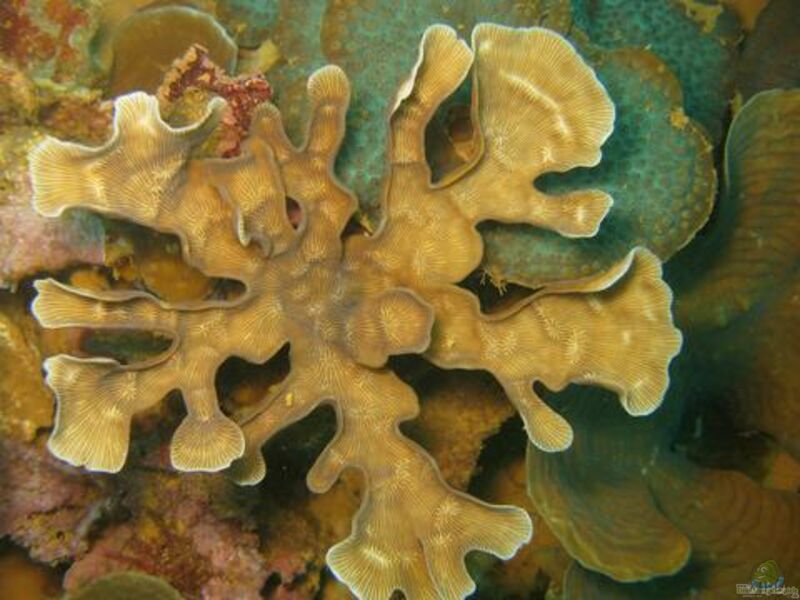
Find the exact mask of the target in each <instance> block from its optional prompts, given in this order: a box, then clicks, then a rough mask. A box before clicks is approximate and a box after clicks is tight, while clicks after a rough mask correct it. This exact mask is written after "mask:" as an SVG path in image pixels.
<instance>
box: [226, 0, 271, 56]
mask: <svg viewBox="0 0 800 600" xmlns="http://www.w3.org/2000/svg"><path fill="white" fill-rule="evenodd" d="M218 13H219V19H220V21H222V22H224V23H225V24H226V26H227V29H228V31H229V33H230V34H231V35H233V36H234V38H235V39H236V43H237V44H239V46H241V47H243V48H255V47H257V46H258V45H259V44H261V42H263V41H264V40H265V39H268V38H269V37H271V36H273V35H274V33H275V28H276V25H277V24H278V21H277V19H278V2H276V1H275V0H259V1H255V2H254V1H253V0H224V1H223V2H220V3H219V4H218Z"/></svg>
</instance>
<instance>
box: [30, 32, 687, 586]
mask: <svg viewBox="0 0 800 600" xmlns="http://www.w3.org/2000/svg"><path fill="white" fill-rule="evenodd" d="M473 65H474V74H473V76H474V81H473V87H474V90H475V98H474V101H473V119H474V121H475V123H477V124H478V125H479V128H480V132H481V140H482V142H481V143H482V151H481V153H480V156H479V157H478V158H476V160H474V161H473V162H472V163H470V164H468V165H465V166H463V167H462V168H459V169H458V170H457V171H455V172H452V173H449V174H447V175H446V176H445V177H443V178H442V179H441V180H440V181H439V182H438V183H437V184H436V185H433V184H431V179H430V171H429V167H428V165H427V163H426V160H425V151H424V136H425V128H426V125H427V123H428V122H429V120H430V119H431V117H432V115H433V113H434V111H435V109H436V108H437V106H438V105H439V104H440V103H441V102H442V101H443V100H444V99H445V98H446V97H447V96H448V95H449V94H451V93H452V92H453V91H454V90H455V89H456V88H457V87H458V85H459V84H460V83H461V81H462V80H463V78H464V77H465V76H466V75H467V73H468V72H469V71H470V69H471V68H472V67H473ZM308 95H309V98H310V101H311V104H312V108H311V121H310V124H309V127H308V131H307V136H306V140H305V143H304V144H303V145H302V147H300V148H296V147H294V146H293V145H292V144H291V143H290V142H289V140H288V138H287V137H286V135H285V133H284V131H283V127H282V124H281V117H280V114H279V113H278V111H277V109H276V108H275V107H274V106H272V105H270V104H267V105H265V107H263V108H262V110H261V112H260V113H258V114H257V115H256V116H255V117H254V122H253V134H252V135H251V137H250V138H249V139H248V140H246V141H245V142H244V143H243V147H242V155H241V156H239V157H236V158H230V159H208V158H197V157H193V156H192V149H193V148H194V147H196V146H197V145H198V144H200V143H201V142H202V141H203V140H204V138H206V137H207V136H208V135H209V134H210V133H211V131H212V130H213V129H214V127H215V125H216V123H217V121H218V119H219V115H220V112H221V111H222V109H223V105H224V103H223V102H222V101H219V100H215V101H212V102H211V103H210V105H209V107H208V111H207V113H206V115H205V117H204V118H203V119H202V120H200V121H199V122H198V123H196V124H194V125H191V126H188V127H184V128H177V129H176V128H171V127H170V126H168V125H167V124H166V123H164V122H163V120H162V119H161V118H160V115H159V112H158V107H157V103H156V101H155V99H154V98H152V97H150V96H147V95H144V94H142V93H134V94H130V95H128V96H123V97H120V98H118V99H117V100H116V112H115V120H114V130H113V134H112V136H111V138H110V139H109V140H108V142H106V143H105V144H104V145H103V146H100V147H94V148H92V147H86V146H80V145H76V144H70V143H65V142H61V141H58V140H55V139H48V140H47V141H45V142H44V143H43V144H42V145H40V146H39V147H38V148H37V149H36V150H35V151H34V153H33V155H32V160H31V164H32V178H33V182H34V187H35V197H34V202H35V206H36V208H37V209H38V210H39V211H40V212H41V213H43V214H45V215H48V216H58V215H60V214H62V213H63V212H64V211H65V210H67V209H69V208H72V207H77V206H81V207H85V208H88V209H91V210H94V211H97V212H100V213H105V214H111V215H115V216H119V217H123V218H125V219H128V220H131V221H135V222H137V223H140V224H143V225H146V226H148V227H151V228H153V229H156V230H160V231H164V232H169V233H173V234H177V235H178V236H179V237H180V239H181V241H182V245H183V253H184V258H185V260H186V261H187V262H189V263H190V264H192V265H193V266H195V267H197V268H199V269H201V270H202V271H203V272H205V273H206V274H207V275H210V276H215V277H225V278H230V279H235V280H238V281H240V282H242V283H243V284H244V287H245V292H244V293H243V294H242V295H240V296H239V297H236V298H233V299H227V300H209V301H198V302H191V303H168V302H165V301H163V300H159V299H156V298H154V297H151V296H149V295H147V294H145V293H142V292H131V291H119V290H116V291H107V292H102V293H95V292H91V293H90V292H87V291H85V290H81V289H77V288H74V287H69V286H66V285H64V284H62V283H59V282H56V281H54V280H44V281H39V282H38V283H37V286H36V287H37V289H38V292H39V294H38V296H37V298H36V300H35V302H34V305H33V310H34V312H35V314H36V316H37V317H38V319H39V320H40V321H41V323H42V324H44V325H45V326H48V327H74V326H79V327H93V328H112V329H145V330H151V331H158V332H161V333H164V334H166V335H168V336H170V337H171V339H172V340H173V342H172V346H171V348H170V349H169V350H168V351H167V352H166V353H164V354H163V355H162V356H159V357H157V358H155V359H152V360H149V361H147V362H143V363H138V364H131V365H121V364H119V363H117V362H115V361H113V360H111V359H107V358H89V359H78V358H75V357H70V356H65V355H59V356H55V357H52V358H50V359H48V360H47V362H46V365H45V366H46V370H47V373H48V375H47V380H48V383H49V384H50V386H51V387H52V388H53V389H54V390H55V392H56V394H57V397H58V411H57V415H56V425H55V428H54V431H53V434H52V436H51V438H50V442H49V446H50V449H51V450H52V451H53V452H54V453H55V454H56V455H58V456H60V457H62V458H63V459H65V460H67V461H69V462H71V463H73V464H75V465H85V466H86V467H87V468H89V469H93V470H103V471H117V470H119V469H120V468H121V467H122V465H123V463H124V461H125V457H126V453H127V449H128V437H129V429H130V422H131V418H132V416H133V415H134V414H135V413H136V412H138V411H141V410H143V409H145V408H147V407H149V406H151V405H153V404H155V403H157V402H159V400H161V399H162V398H163V397H164V395H165V394H166V393H167V392H169V391H171V390H176V389H177V390H180V392H181V393H182V396H183V399H184V402H185V404H186V409H187V413H188V414H187V416H186V418H185V420H184V421H183V423H182V424H181V425H180V426H179V427H178V429H177V431H176V432H175V434H174V437H173V439H172V445H171V458H172V463H173V465H174V466H175V467H176V468H177V469H181V470H206V471H216V470H221V469H225V468H227V467H229V466H231V465H232V472H233V475H234V476H235V477H236V478H237V479H238V480H239V481H241V482H243V483H255V482H257V481H259V480H260V479H261V478H262V477H263V476H264V474H265V469H266V466H265V464H264V460H263V457H262V455H261V452H260V447H261V446H262V445H263V444H264V442H265V441H266V440H268V439H269V438H270V437H271V436H273V435H274V434H275V433H276V432H277V431H279V430H280V429H282V428H284V427H286V426H287V425H289V424H291V423H293V422H295V421H297V420H299V419H301V418H303V417H304V416H305V415H307V414H309V413H310V412H311V411H312V410H314V408H316V407H317V406H319V405H320V403H323V402H328V403H331V404H332V405H333V406H334V408H335V410H336V414H337V418H338V434H337V435H336V437H335V438H334V439H333V441H332V442H331V443H330V445H329V446H328V447H327V448H326V449H325V450H324V452H323V453H322V455H321V456H320V457H319V459H318V460H317V462H316V464H315V465H314V466H313V467H312V469H311V471H310V472H309V474H308V479H307V481H308V485H309V487H310V488H311V489H312V490H314V491H317V492H323V491H325V490H327V489H328V488H329V487H330V486H331V485H332V484H333V483H334V481H335V480H336V479H337V478H338V477H339V475H340V473H341V472H342V470H343V469H345V468H348V467H354V468H357V469H360V470H361V471H362V472H363V473H364V476H365V485H366V493H365V494H364V499H363V502H362V506H361V508H360V510H359V511H358V513H357V515H356V516H355V518H354V521H353V531H352V534H351V535H350V537H348V538H347V539H345V540H344V541H342V542H341V543H339V544H337V545H336V546H334V547H333V548H332V549H331V550H330V551H329V553H328V557H327V558H328V563H329V565H330V566H331V568H332V570H333V571H334V572H335V573H336V575H337V576H338V577H339V578H340V579H342V580H343V581H345V582H346V583H347V584H348V585H349V586H350V588H351V589H352V590H353V591H354V592H355V593H356V594H357V595H358V596H360V597H364V598H388V597H389V596H390V595H391V594H392V592H393V591H394V590H402V591H403V592H405V594H406V595H407V596H408V597H411V598H459V597H463V596H465V595H467V594H468V593H470V592H471V591H472V590H473V589H474V584H473V582H472V581H471V579H470V577H469V575H468V573H467V571H466V568H465V566H464V562H463V558H464V555H465V554H466V553H467V552H469V551H471V550H482V551H486V552H490V553H493V554H496V555H498V556H501V557H509V556H511V555H512V554H513V553H514V552H515V551H516V549H517V548H518V547H519V546H520V545H521V544H523V543H525V542H526V541H527V540H528V539H529V537H530V535H531V523H530V520H529V517H528V515H527V514H526V513H525V512H524V511H523V510H521V509H518V508H514V507H510V506H493V505H489V504H486V503H483V502H481V501H478V500H476V499H474V498H472V497H470V496H468V495H466V494H462V493H460V492H457V491H455V490H453V489H451V488H450V487H448V486H447V485H446V484H445V483H444V481H443V480H442V478H441V477H440V474H439V472H438V469H437V467H436V465H435V463H434V462H433V461H432V459H431V458H430V457H429V456H428V454H427V453H426V452H425V451H424V450H423V449H422V448H421V447H419V446H418V445H416V444H414V443H413V442H411V441H410V440H409V439H407V438H406V437H404V436H403V435H402V433H401V432H400V430H399V428H398V424H399V423H400V422H402V421H406V420H409V419H412V418H413V417H414V416H415V415H416V414H417V412H418V402H417V397H416V395H415V393H414V391H413V390H412V389H411V388H410V387H409V386H408V385H407V384H405V383H404V382H403V381H402V380H401V379H400V378H399V377H398V376H397V375H396V374H395V373H394V372H393V371H392V370H391V369H390V368H389V367H387V364H386V362H387V358H388V357H389V356H390V355H396V354H401V353H423V354H424V356H425V357H426V358H427V359H428V360H430V361H432V362H433V363H435V364H437V365H439V366H440V367H444V368H471V369H481V370H485V371H488V372H490V373H492V374H493V375H494V376H495V378H496V379H497V380H498V382H499V383H500V384H501V385H502V386H503V388H504V389H505V391H506V393H507V395H508V397H509V399H510V400H511V402H512V403H513V404H514V406H515V407H516V409H517V410H518V411H519V413H520V414H521V416H522V419H523V421H524V423H525V427H526V429H527V432H528V434H529V437H530V439H531V441H532V442H533V443H534V444H536V445H537V446H538V447H539V448H542V449H545V450H549V451H555V450H560V449H563V448H566V447H567V446H569V445H570V443H571V441H572V429H571V427H570V425H569V423H568V422H567V421H566V420H565V419H564V418H563V417H561V416H560V415H559V414H557V413H556V412H554V411H553V410H552V409H551V408H549V407H548V406H547V405H546V404H545V403H544V402H543V401H542V400H541V399H540V398H539V397H538V396H537V394H536V392H535V391H534V382H540V383H541V384H543V385H545V386H547V387H549V388H552V389H561V388H563V387H565V386H566V385H568V384H569V383H571V382H578V383H587V384H596V385H600V386H602V387H605V388H607V389H610V390H612V391H614V392H616V393H617V394H618V396H619V400H620V402H621V403H622V405H623V406H624V408H625V409H626V410H627V411H628V412H629V413H631V414H637V415H638V414H646V413H649V412H651V411H653V410H654V409H655V408H656V407H657V406H658V405H659V403H660V402H661V399H662V397H663V394H664V391H665V388H666V386H667V383H668V376H667V366H668V364H669V362H670V360H671V358H672V357H673V356H674V355H675V354H676V353H677V351H678V348H679V346H680V340H681V338H680V334H679V332H678V331H677V330H676V329H675V328H674V326H673V324H672V318H671V315H670V300H671V293H670V291H669V289H668V288H667V286H666V285H665V284H664V282H663V281H662V280H661V266H660V263H659V261H658V259H657V258H656V257H655V256H654V255H652V254H651V253H650V252H648V251H646V250H644V249H637V250H634V251H633V252H631V253H630V254H629V255H628V256H627V257H626V258H625V259H624V260H622V261H621V262H619V263H617V264H615V265H614V266H613V267H612V268H610V269H608V270H607V271H605V272H603V273H601V274H599V275H595V276H592V277H590V278H586V279H578V280H570V281H559V282H555V283H552V284H549V285H548V286H545V287H543V288H541V289H539V290H537V291H536V292H535V293H533V294H531V295H530V296H529V297H527V298H526V299H524V300H521V301H519V302H517V303H516V304H514V305H513V306H508V307H506V308H504V309H503V310H502V311H501V312H496V313H493V314H484V313H482V312H481V310H480V307H479V303H478V300H477V298H476V297H475V296H474V295H472V294H471V293H470V292H469V291H467V290H465V289H463V288H461V287H459V286H458V285H457V283H458V282H459V281H461V280H463V279H464V278H465V277H466V276H467V275H468V274H469V273H470V272H471V271H473V270H474V269H475V268H476V267H477V266H478V264H479V263H480V260H481V255H482V240H481V238H480V235H479V234H478V232H477V230H476V225H477V224H478V223H479V222H481V221H484V220H487V219H495V220H500V221H507V222H525V223H528V224H533V225H535V226H538V227H543V228H547V229H550V230H553V231H556V232H558V233H560V234H562V235H564V236H568V237H581V236H592V235H594V234H595V233H596V232H597V230H598V227H599V226H600V223H601V221H602V219H603V217H604V216H605V214H606V212H607V210H608V208H609V206H610V205H611V202H612V199H611V198H610V197H609V196H608V195H607V194H606V193H604V192H603V191H601V190H592V189H587V190H581V191H573V192H570V193H569V194H567V195H564V196H560V197H550V196H547V195H544V194H543V193H541V192H538V191H537V190H536V189H535V188H534V187H533V186H532V181H533V180H534V179H535V178H536V177H537V176H538V175H540V174H542V173H545V172H552V171H567V170H569V169H572V168H574V167H577V166H591V165H594V164H597V163H598V162H599V160H600V156H601V154H600V146H601V145H602V144H603V142H604V140H605V139H606V138H607V137H608V136H609V134H610V132H611V130H612V128H613V120H614V108H613V105H612V103H611V101H610V99H609V98H608V95H607V94H606V92H605V89H604V88H603V86H602V85H601V84H600V83H599V82H598V80H597V78H596V77H595V75H594V72H593V71H592V70H591V69H590V68H589V67H588V66H587V65H586V64H585V63H584V62H583V60H582V59H581V58H580V56H579V55H578V54H577V52H576V51H575V49H574V48H573V47H572V46H571V45H570V44H569V43H568V42H567V41H566V40H564V39H563V38H562V37H560V36H559V35H557V34H555V33H553V32H550V31H547V30H544V29H539V28H532V29H511V28H506V27H501V26H496V25H480V26H478V27H476V28H475V30H474V32H473V36H472V48H470V47H469V46H468V45H467V44H465V43H464V42H463V41H460V40H459V39H458V38H457V37H456V34H455V31H453V30H452V29H450V28H448V27H444V26H434V27H431V28H429V29H428V30H427V31H426V33H425V35H424V36H423V40H422V44H421V48H420V54H419V58H418V60H417V63H416V65H415V67H414V69H413V71H412V73H411V75H410V77H409V78H408V79H407V80H406V82H405V83H404V84H403V85H402V86H401V87H400V89H399V91H398V92H397V94H396V96H395V98H394V100H393V103H392V107H393V111H392V114H391V117H390V119H389V123H388V125H389V142H388V145H387V154H388V156H387V159H388V168H387V176H386V179H385V181H384V186H383V189H384V197H383V200H382V206H383V215H384V217H383V222H382V224H381V226H380V227H379V229H378V230H377V232H376V233H375V234H374V235H370V236H366V235H351V236H343V235H342V234H343V231H344V229H345V225H346V224H347V222H348V220H349V219H350V217H351V215H352V214H353V212H354V210H355V208H356V199H355V197H354V196H353V194H352V193H350V192H349V191H348V190H346V189H344V188H343V187H342V186H341V185H340V184H339V183H338V182H337V180H336V178H335V176H334V174H333V169H332V167H333V164H334V160H335V156H336V152H337V150H338V148H339V146H340V143H341V140H342V137H343V135H344V116H345V112H346V109H347V104H348V97H349V85H348V80H347V78H346V76H345V75H344V73H343V72H342V71H341V70H340V69H339V68H337V67H334V66H328V67H324V68H322V69H320V70H318V71H317V72H315V73H314V74H313V75H312V76H311V77H310V78H309V80H308ZM287 198H291V199H293V200H294V201H295V202H296V203H297V204H298V205H299V206H300V208H301V210H302V219H301V220H300V223H299V225H298V226H297V227H296V226H295V224H293V222H292V221H290V219H289V216H288V213H287ZM287 343H288V344H290V353H289V356H290V361H291V371H290V373H289V375H288V376H287V377H286V379H285V380H284V381H283V382H282V384H281V385H279V386H275V388H274V390H273V391H272V392H271V393H270V394H269V396H268V397H266V398H264V399H263V401H262V402H260V403H259V404H258V405H257V406H255V407H250V408H249V409H248V411H247V412H246V414H237V415H233V418H231V417H229V416H226V415H225V414H223V412H222V411H221V410H220V408H219V406H218V403H217V397H216V393H215V388H214V376H215V373H216V371H217V368H218V367H219V366H220V364H221V363H222V362H223V361H224V360H225V359H226V358H228V357H230V356H233V355H236V356H240V357H243V358H245V359H246V360H249V361H253V362H264V361H266V360H267V359H269V358H270V357H272V356H273V355H274V354H275V353H276V352H278V350H279V349H280V348H281V347H283V346H284V345H285V344H287Z"/></svg>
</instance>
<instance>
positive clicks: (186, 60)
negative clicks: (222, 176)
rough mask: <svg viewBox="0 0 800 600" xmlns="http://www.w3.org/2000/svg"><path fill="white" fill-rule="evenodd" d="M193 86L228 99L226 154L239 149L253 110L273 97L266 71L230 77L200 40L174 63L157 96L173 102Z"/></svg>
mask: <svg viewBox="0 0 800 600" xmlns="http://www.w3.org/2000/svg"><path fill="white" fill-rule="evenodd" d="M192 90H201V91H205V92H211V93H213V94H216V95H218V96H221V97H222V98H224V99H225V100H226V101H227V106H226V108H225V111H224V113H223V115H222V120H221V123H220V137H221V139H220V142H219V147H218V149H217V151H218V152H219V154H220V155H221V156H223V157H225V158H229V157H232V156H237V155H238V154H239V153H240V144H241V141H242V139H243V138H245V137H246V136H247V133H248V131H249V130H250V122H251V120H252V115H253V111H254V110H255V108H256V107H257V106H258V105H259V104H262V103H264V102H266V101H268V100H270V99H271V98H272V88H271V87H270V85H269V83H267V80H266V79H265V78H264V76H263V75H258V74H252V75H239V76H236V77H231V76H230V75H228V74H226V73H225V71H224V70H223V69H222V68H221V67H219V66H217V65H216V64H215V63H214V62H213V61H212V60H211V58H209V55H208V50H206V49H205V48H203V47H202V46H200V45H198V44H195V45H193V46H192V47H191V48H190V49H189V50H188V51H187V52H186V54H185V55H184V56H183V57H182V58H180V59H179V60H177V61H175V63H173V65H172V67H171V68H170V70H169V71H168V72H167V74H166V76H165V77H164V82H163V83H162V84H161V86H160V87H159V89H158V92H157V96H158V98H159V101H160V103H161V104H162V106H164V105H170V104H172V103H175V102H177V101H179V100H180V99H182V98H184V97H186V96H187V94H188V93H189V92H191V91H192Z"/></svg>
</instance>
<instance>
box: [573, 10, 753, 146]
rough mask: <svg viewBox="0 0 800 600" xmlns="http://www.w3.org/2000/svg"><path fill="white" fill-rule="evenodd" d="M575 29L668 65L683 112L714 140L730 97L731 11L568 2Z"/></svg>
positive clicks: (734, 38)
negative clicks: (646, 53) (681, 95)
mask: <svg viewBox="0 0 800 600" xmlns="http://www.w3.org/2000/svg"><path fill="white" fill-rule="evenodd" d="M571 4H572V7H573V17H574V20H575V21H574V22H575V25H576V26H577V27H579V28H581V29H582V30H583V31H585V32H586V33H587V34H588V36H589V38H590V39H591V40H592V42H593V43H595V44H598V45H599V46H602V47H604V48H609V49H611V48H624V47H637V48H647V49H649V50H652V51H653V52H655V53H656V54H658V56H660V57H661V58H662V59H663V60H664V62H665V63H666V64H667V65H669V67H670V69H672V70H673V71H674V72H675V74H676V75H677V76H678V79H679V80H680V82H681V85H682V86H683V90H684V93H685V95H686V113H687V114H688V115H689V116H691V117H693V118H695V119H697V120H698V121H699V122H700V123H701V124H702V125H703V127H705V128H706V130H707V131H708V132H709V134H710V135H711V138H712V139H713V140H714V141H715V142H717V141H719V140H720V139H721V138H722V134H723V120H724V116H725V113H726V111H727V109H728V102H729V101H730V99H731V97H732V96H733V81H734V77H735V60H736V44H737V43H738V42H739V40H740V37H741V34H742V32H741V27H740V26H739V22H738V19H737V18H736V16H735V15H734V13H733V12H732V11H731V10H730V9H728V8H726V7H725V6H723V5H722V4H720V3H719V2H716V1H714V0H663V1H659V2H630V1H627V0H604V1H603V2H596V1H592V0H572V1H571Z"/></svg>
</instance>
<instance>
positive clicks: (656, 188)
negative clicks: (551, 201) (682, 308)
mask: <svg viewBox="0 0 800 600" xmlns="http://www.w3.org/2000/svg"><path fill="white" fill-rule="evenodd" d="M589 62H590V64H592V65H593V66H594V67H595V69H596V70H597V73H598V76H599V78H600V80H601V81H602V82H603V84H604V85H605V86H606V89H607V90H608V93H609V94H610V96H611V98H612V99H613V101H614V103H615V105H616V111H617V116H616V122H615V127H614V133H613V134H612V136H611V138H610V139H609V141H608V142H606V144H605V145H604V146H603V158H602V160H601V162H600V164H599V165H598V166H597V167H593V168H591V169H574V170H572V171H570V172H568V173H566V174H551V175H545V176H544V177H541V178H540V179H539V180H538V181H537V182H536V185H537V187H539V188H540V189H543V190H544V191H547V192H549V193H552V194H560V193H566V192H569V191H571V190H581V189H601V190H604V191H606V192H608V193H609V194H611V196H612V197H613V199H614V205H613V206H612V208H611V210H610V211H609V214H608V216H606V218H605V220H604V221H603V222H602V223H601V225H600V230H599V233H598V234H597V235H596V236H594V237H592V238H587V239H569V238H565V237H562V236H560V235H558V234H556V233H553V232H549V231H544V230H538V229H534V228H533V227H529V226H525V225H514V226H509V225H500V224H486V225H484V226H483V227H482V231H483V233H484V239H485V241H486V250H485V257H484V266H485V268H486V269H487V270H488V271H489V272H491V273H494V274H498V275H502V277H503V278H505V279H508V280H510V281H513V282H516V283H521V284H523V285H528V286H532V287H535V286H538V285H541V284H543V283H546V282H548V281H554V280H559V279H565V278H574V277H580V276H585V275H587V274H590V273H596V272H598V271H599V270H601V269H605V268H608V267H609V266H610V265H612V264H613V263H615V262H617V261H619V260H621V259H622V258H623V257H624V256H625V255H626V254H627V253H628V252H629V251H630V250H631V248H633V247H634V246H637V245H641V246H646V247H647V248H649V249H650V250H652V251H654V252H655V253H656V254H657V255H658V256H659V257H660V258H662V259H664V260H666V259H667V258H669V257H670V256H672V254H674V253H675V251H676V250H678V249H679V248H681V247H682V246H684V245H685V244H686V243H688V242H689V240H691V239H692V237H693V235H694V233H695V232H696V231H697V230H698V229H699V228H700V227H701V226H702V225H703V224H704V223H705V221H706V219H707V217H708V214H709V212H710V210H711V206H712V203H713V199H714V193H715V189H716V178H715V174H714V168H713V162H712V161H713V158H712V148H711V146H710V144H709V143H708V142H707V141H706V140H705V137H704V135H703V134H702V133H701V132H700V131H699V129H698V128H697V127H696V126H695V125H694V124H693V123H692V122H691V121H690V120H688V119H687V118H686V117H685V115H684V114H683V112H682V109H681V92H680V88H679V86H678V83H677V81H676V80H675V78H674V76H673V75H672V74H671V73H670V72H669V70H668V69H667V68H666V66H665V65H664V64H663V63H662V62H661V61H660V60H658V58H656V57H655V56H654V55H652V54H651V53H648V52H646V51H643V50H618V51H613V52H607V51H602V50H594V51H592V52H591V54H590V55H589Z"/></svg>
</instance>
